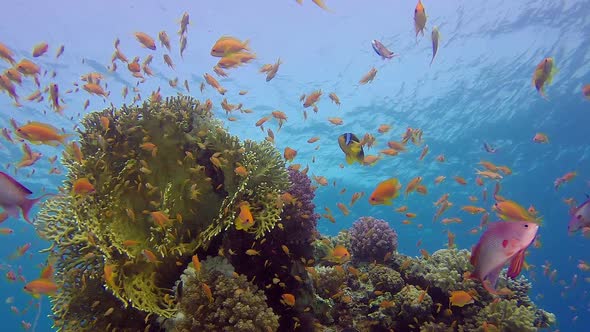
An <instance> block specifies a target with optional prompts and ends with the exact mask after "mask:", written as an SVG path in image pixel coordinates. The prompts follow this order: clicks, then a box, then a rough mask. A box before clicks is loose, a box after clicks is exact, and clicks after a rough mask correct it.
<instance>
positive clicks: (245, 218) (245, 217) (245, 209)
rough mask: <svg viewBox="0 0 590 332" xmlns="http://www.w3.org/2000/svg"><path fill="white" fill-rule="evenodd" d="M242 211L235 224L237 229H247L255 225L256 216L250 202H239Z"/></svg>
mask: <svg viewBox="0 0 590 332" xmlns="http://www.w3.org/2000/svg"><path fill="white" fill-rule="evenodd" d="M239 208H240V213H239V214H238V216H237V217H236V220H235V222H234V223H235V225H236V229H237V230H244V231H247V230H248V229H249V228H250V227H252V226H253V225H254V222H255V220H254V217H253V216H252V212H251V211H250V204H249V203H248V202H242V203H240V204H239Z"/></svg>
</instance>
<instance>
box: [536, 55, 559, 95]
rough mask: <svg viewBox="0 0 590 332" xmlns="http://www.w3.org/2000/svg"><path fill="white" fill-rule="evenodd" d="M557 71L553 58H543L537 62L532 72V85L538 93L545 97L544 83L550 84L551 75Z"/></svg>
mask: <svg viewBox="0 0 590 332" xmlns="http://www.w3.org/2000/svg"><path fill="white" fill-rule="evenodd" d="M556 72H557V69H556V68H555V64H554V60H553V58H545V59H543V60H541V62H539V64H538V65H537V67H536V68H535V72H534V73H533V86H534V87H535V89H537V91H538V92H539V94H540V95H541V96H542V97H543V98H545V99H547V96H546V95H545V85H549V84H551V81H552V80H553V76H554V75H555V73H556Z"/></svg>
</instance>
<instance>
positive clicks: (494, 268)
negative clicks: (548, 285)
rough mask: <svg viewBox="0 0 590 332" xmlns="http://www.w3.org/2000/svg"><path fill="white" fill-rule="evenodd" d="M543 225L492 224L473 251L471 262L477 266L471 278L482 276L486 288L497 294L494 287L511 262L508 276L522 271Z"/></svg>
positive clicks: (510, 222) (518, 222) (520, 223)
mask: <svg viewBox="0 0 590 332" xmlns="http://www.w3.org/2000/svg"><path fill="white" fill-rule="evenodd" d="M538 229H539V225H538V224H536V223H533V222H529V221H500V222H496V223H491V224H488V228H487V229H486V231H485V232H484V233H483V234H482V235H481V238H480V239H479V241H478V243H477V244H476V245H475V246H474V247H473V249H472V251H471V260H470V261H471V264H472V265H473V266H474V267H475V269H474V271H473V273H472V274H471V275H470V277H469V278H470V279H478V280H480V281H481V282H482V284H483V286H484V288H485V289H486V290H487V291H488V292H490V293H492V294H496V293H497V291H496V290H495V289H494V287H495V286H496V281H497V280H498V276H499V275H500V271H501V270H502V268H503V267H504V265H505V264H506V263H507V262H510V267H509V268H508V273H507V275H508V277H510V278H516V276H518V274H519V273H520V271H521V269H522V267H523V263H524V255H525V251H526V249H527V248H528V247H529V246H530V245H531V244H532V243H533V240H534V239H535V236H536V235H537V231H538Z"/></svg>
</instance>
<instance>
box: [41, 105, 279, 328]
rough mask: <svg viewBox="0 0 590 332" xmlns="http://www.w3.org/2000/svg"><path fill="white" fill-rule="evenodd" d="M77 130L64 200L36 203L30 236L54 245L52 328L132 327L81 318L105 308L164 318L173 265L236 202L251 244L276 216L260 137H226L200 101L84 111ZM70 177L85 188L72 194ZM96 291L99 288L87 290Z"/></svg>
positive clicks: (273, 184)
mask: <svg viewBox="0 0 590 332" xmlns="http://www.w3.org/2000/svg"><path fill="white" fill-rule="evenodd" d="M82 124H83V128H84V129H82V130H81V131H80V150H81V154H82V155H83V157H81V156H80V155H79V154H77V153H73V152H72V153H69V154H65V155H64V158H63V164H64V165H65V166H66V167H67V168H68V170H69V172H68V180H67V181H66V183H65V185H64V189H63V191H64V192H65V193H67V194H63V195H60V196H58V197H56V198H55V199H53V200H50V201H48V203H47V204H46V205H45V206H44V207H43V209H42V211H41V212H40V214H39V218H38V221H37V227H38V229H39V232H40V234H42V235H43V236H44V237H45V238H47V239H48V240H50V241H52V242H53V243H54V244H53V248H52V249H53V250H52V251H51V255H50V260H55V261H56V266H55V268H56V271H57V282H58V284H60V286H61V289H62V291H61V292H60V293H59V294H58V295H57V296H56V297H54V298H53V310H54V315H55V318H56V327H58V328H60V329H61V330H77V331H81V330H85V327H86V325H84V324H82V325H79V324H75V323H76V322H77V321H78V320H82V321H88V324H89V326H88V329H87V330H92V331H95V330H97V329H104V330H107V329H108V328H109V327H114V326H125V324H129V322H130V321H133V320H130V319H129V315H127V314H122V315H121V318H122V320H121V321H118V320H116V319H115V318H116V317H117V315H115V314H114V311H117V310H114V311H113V312H112V313H110V314H109V315H107V317H105V319H103V320H101V319H92V318H93V317H96V316H97V315H98V316H99V317H101V316H102V314H103V313H104V312H100V311H98V310H99V309H102V307H101V305H105V304H108V303H109V301H112V304H113V306H112V308H117V307H122V308H131V309H135V310H136V311H138V312H139V313H141V314H139V315H138V316H139V317H138V321H139V323H140V324H139V326H141V328H143V327H144V325H145V323H144V318H145V319H146V320H149V319H147V318H148V316H149V317H154V318H155V317H156V315H158V316H161V317H172V316H173V315H175V313H176V312H177V308H176V300H175V299H174V294H173V293H172V292H171V289H172V286H173V285H174V283H175V282H176V281H177V280H178V278H179V276H180V274H181V273H182V270H183V267H184V266H186V263H187V262H189V261H190V257H191V256H192V255H194V254H195V253H197V252H198V251H199V250H200V251H201V252H206V251H207V250H208V249H209V247H210V243H211V242H212V241H213V240H216V239H218V238H219V237H218V236H219V235H220V234H221V233H222V232H223V231H224V230H227V229H228V228H230V227H234V226H233V224H234V220H235V219H236V216H237V213H238V212H239V204H240V203H241V202H248V203H249V205H250V209H251V211H252V215H253V218H254V220H256V222H255V224H254V225H253V226H252V227H251V228H249V229H248V234H251V235H252V236H253V237H254V238H262V237H263V235H264V234H265V233H267V232H268V231H270V230H271V229H273V228H274V226H275V225H276V224H277V222H278V221H279V220H280V214H281V212H282V208H281V206H279V205H277V201H278V200H279V199H280V195H281V194H282V193H283V192H284V191H285V190H286V189H288V186H289V178H288V174H287V170H286V169H285V165H284V162H283V160H282V158H281V156H280V154H279V153H278V151H276V149H275V148H274V147H273V146H272V145H271V144H270V143H268V142H262V143H255V142H252V141H245V142H240V141H239V139H238V138H236V137H234V136H231V135H229V134H228V133H227V132H226V131H225V129H224V128H223V127H222V126H221V123H220V122H219V121H218V120H216V119H214V118H213V116H212V113H211V112H210V111H209V109H208V108H207V107H206V105H205V104H200V103H199V102H198V101H196V100H194V99H191V98H188V97H176V98H169V99H167V100H165V101H162V102H146V103H144V104H143V105H140V106H124V107H122V108H121V109H114V108H111V109H106V110H104V111H102V112H96V113H91V114H89V115H88V116H87V117H86V118H85V119H84V120H83V122H82ZM237 167H243V168H244V169H245V170H246V171H245V172H236V170H235V169H236V168H237ZM82 178H85V179H88V181H89V182H90V183H91V184H92V186H93V192H91V193H89V194H76V193H75V192H73V189H72V187H73V184H74V183H75V182H76V181H77V180H79V179H82ZM70 192H72V194H69V193H70ZM242 232H243V231H242ZM219 240H220V238H219ZM216 250H217V249H216V248H215V251H216ZM107 269H108V270H110V271H111V273H109V274H110V279H109V277H106V278H105V276H106V272H105V271H106V270H107ZM107 280H108V281H107ZM89 282H90V284H89ZM89 285H93V286H95V287H89ZM101 285H104V286H105V287H106V288H107V290H104V289H103V290H101V292H97V288H101V287H100V286H101ZM75 297H82V298H85V299H86V301H87V302H89V303H90V304H92V303H93V302H95V301H98V302H99V303H100V304H99V305H97V306H96V307H95V308H94V309H95V310H90V311H88V310H85V309H86V308H84V307H80V306H75V305H72V304H73V303H72V300H73V298H75ZM105 297H106V298H108V299H109V301H105V299H104V298H105ZM116 304H118V305H116ZM109 308H110V307H109ZM107 310H109V309H107ZM124 310H130V309H124ZM144 316H145V317H144ZM71 322H74V324H73V325H72V323H71ZM58 324H63V325H58Z"/></svg>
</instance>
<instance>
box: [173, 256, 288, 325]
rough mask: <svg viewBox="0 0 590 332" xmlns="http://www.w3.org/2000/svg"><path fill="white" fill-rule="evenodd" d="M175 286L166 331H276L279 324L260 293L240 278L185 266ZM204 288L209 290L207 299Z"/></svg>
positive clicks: (252, 285) (264, 297)
mask: <svg viewBox="0 0 590 332" xmlns="http://www.w3.org/2000/svg"><path fill="white" fill-rule="evenodd" d="M181 280H182V286H179V287H177V297H178V298H179V302H178V309H179V310H178V313H177V315H176V316H175V317H174V318H173V319H172V320H170V323H168V324H166V325H167V326H166V329H167V330H168V331H227V332H238V331H239V332H242V331H246V332H247V331H251V332H256V331H276V330H277V328H278V326H279V323H278V316H277V315H275V314H274V313H273V311H272V309H270V308H269V307H268V306H267V304H266V296H265V295H264V292H262V291H261V290H258V287H256V286H255V285H254V284H252V283H250V282H249V281H248V280H247V279H246V276H244V275H236V276H233V275H229V276H228V275H227V274H226V273H224V272H221V271H219V270H215V269H213V270H211V269H206V268H204V269H202V270H201V271H200V272H197V271H195V269H194V268H193V266H192V265H191V266H189V267H188V268H187V269H186V270H185V272H184V274H183V275H182V277H181ZM205 287H209V289H210V290H211V297H209V295H208V294H207V291H206V290H205Z"/></svg>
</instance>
